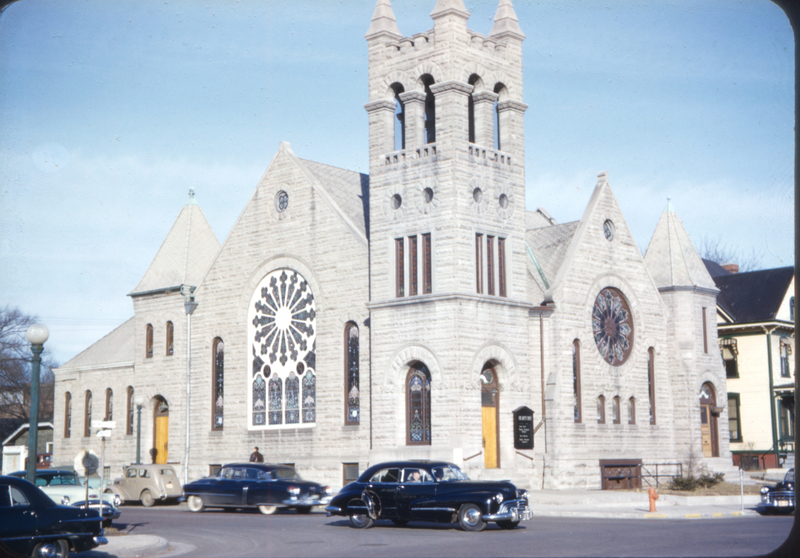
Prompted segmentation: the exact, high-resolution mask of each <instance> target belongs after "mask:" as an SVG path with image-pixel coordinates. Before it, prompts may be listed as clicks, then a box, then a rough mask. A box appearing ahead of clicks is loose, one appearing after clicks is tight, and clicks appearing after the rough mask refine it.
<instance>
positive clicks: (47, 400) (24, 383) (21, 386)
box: [0, 306, 58, 425]
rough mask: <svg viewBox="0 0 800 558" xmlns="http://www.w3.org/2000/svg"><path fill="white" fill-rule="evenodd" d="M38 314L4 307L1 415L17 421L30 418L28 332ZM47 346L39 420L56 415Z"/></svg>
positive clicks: (1, 321) (52, 363)
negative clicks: (33, 314)
mask: <svg viewBox="0 0 800 558" xmlns="http://www.w3.org/2000/svg"><path fill="white" fill-rule="evenodd" d="M36 321H37V318H36V317H35V316H29V315H27V314H23V313H22V312H20V310H19V309H17V308H11V307H9V306H6V307H5V308H2V309H0V418H4V419H7V422H8V421H10V422H11V423H14V424H16V425H19V424H23V423H25V422H28V420H29V418H30V404H31V358H32V354H31V344H30V343H29V342H28V339H27V338H26V337H25V333H26V331H27V330H28V327H29V326H30V325H31V324H34V323H36ZM57 367H58V363H56V362H55V361H53V360H52V358H51V357H50V355H48V354H47V349H46V348H45V350H44V352H43V353H42V364H41V367H40V372H39V420H42V421H49V420H52V419H53V392H54V389H53V388H54V380H55V377H54V375H53V368H57Z"/></svg>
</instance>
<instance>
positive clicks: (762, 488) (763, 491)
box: [761, 486, 769, 494]
mask: <svg viewBox="0 0 800 558" xmlns="http://www.w3.org/2000/svg"><path fill="white" fill-rule="evenodd" d="M761 494H769V487H768V486H762V487H761Z"/></svg>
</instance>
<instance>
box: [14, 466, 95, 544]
mask: <svg viewBox="0 0 800 558" xmlns="http://www.w3.org/2000/svg"><path fill="white" fill-rule="evenodd" d="M102 521H103V518H102V517H100V514H99V513H98V512H97V510H93V509H91V508H90V509H82V508H76V507H73V506H61V505H58V504H56V503H55V502H53V500H51V499H50V497H49V496H47V495H46V494H45V493H44V492H42V491H41V490H39V489H38V488H37V487H36V486H34V485H33V484H31V483H30V482H28V481H27V480H25V479H19V478H16V477H9V476H0V541H2V542H3V544H4V545H5V546H6V547H7V548H9V549H10V550H12V551H13V552H16V553H19V554H22V555H24V556H32V557H34V558H40V557H43V556H48V557H52V558H66V556H67V555H68V554H69V552H70V550H73V551H75V552H83V551H85V550H91V549H92V548H95V547H97V546H99V545H101V544H106V543H107V542H108V541H107V540H106V538H105V536H104V535H105V533H104V531H103V528H102V526H101V522H102Z"/></svg>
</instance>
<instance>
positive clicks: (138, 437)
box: [133, 394, 144, 465]
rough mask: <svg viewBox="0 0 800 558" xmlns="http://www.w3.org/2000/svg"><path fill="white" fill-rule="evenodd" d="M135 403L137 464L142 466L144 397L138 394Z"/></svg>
mask: <svg viewBox="0 0 800 558" xmlns="http://www.w3.org/2000/svg"><path fill="white" fill-rule="evenodd" d="M133 403H134V405H136V464H137V465H141V464H142V405H144V397H142V396H141V395H139V394H137V395H135V396H134V397H133Z"/></svg>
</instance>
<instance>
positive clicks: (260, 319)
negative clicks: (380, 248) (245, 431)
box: [248, 269, 316, 428]
mask: <svg viewBox="0 0 800 558" xmlns="http://www.w3.org/2000/svg"><path fill="white" fill-rule="evenodd" d="M315 319H316V310H315V303H314V295H313V294H312V292H311V288H310V286H309V285H308V282H307V281H306V280H305V278H304V277H303V276H302V275H300V274H299V273H297V272H296V271H293V270H291V269H278V270H276V271H273V272H272V273H270V274H269V275H267V276H266V277H265V278H264V279H263V280H262V281H261V283H260V284H259V286H258V288H256V292H255V293H254V294H253V298H252V300H251V303H250V309H249V320H248V332H249V339H250V345H251V351H252V356H251V358H252V360H251V362H252V371H251V372H252V375H251V380H250V381H251V387H250V390H249V391H250V424H251V426H252V427H256V428H258V427H266V428H270V427H271V428H279V427H285V426H287V425H288V426H293V427H297V426H311V425H313V424H314V423H315V422H316V372H315V370H316V357H315V351H316V345H315V340H316V331H315V325H314V324H315Z"/></svg>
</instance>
